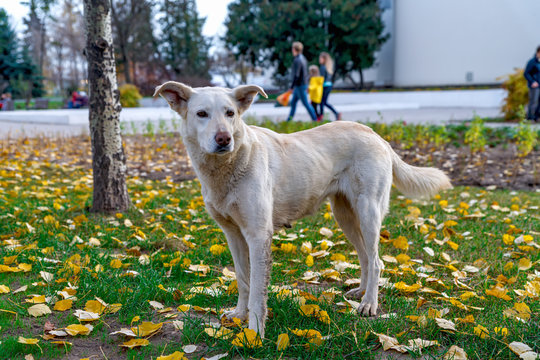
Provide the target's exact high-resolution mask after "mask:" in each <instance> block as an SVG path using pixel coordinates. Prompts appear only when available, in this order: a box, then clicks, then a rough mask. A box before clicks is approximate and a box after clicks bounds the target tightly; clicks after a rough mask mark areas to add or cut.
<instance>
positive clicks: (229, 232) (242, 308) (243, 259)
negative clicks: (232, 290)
mask: <svg viewBox="0 0 540 360" xmlns="http://www.w3.org/2000/svg"><path fill="white" fill-rule="evenodd" d="M220 226H221V229H222V230H223V232H224V233H225V236H226V237H227V243H228V245H229V249H230V250H231V255H232V258H233V261H234V271H235V272H236V281H237V284H238V303H237V305H236V308H235V309H234V310H232V311H229V312H226V313H225V316H226V317H227V318H228V319H232V318H238V319H241V320H246V319H247V317H248V301H249V249H248V245H247V243H246V240H245V239H244V236H243V235H242V232H241V231H240V229H239V228H238V227H237V226H236V225H234V224H232V223H229V222H224V223H220Z"/></svg>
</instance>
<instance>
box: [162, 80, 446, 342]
mask: <svg viewBox="0 0 540 360" xmlns="http://www.w3.org/2000/svg"><path fill="white" fill-rule="evenodd" d="M257 93H260V94H261V95H263V96H265V97H266V94H265V92H264V91H263V89H261V88H260V87H258V86H253V85H246V86H239V87H237V88H235V89H232V90H230V89H224V88H216V87H206V88H195V89H194V88H191V87H189V86H186V85H184V84H181V83H177V82H173V81H169V82H166V83H164V84H163V85H161V86H159V87H158V88H156V92H155V94H154V96H157V95H161V96H163V97H164V98H165V99H166V100H167V102H168V103H169V105H170V106H171V108H172V109H173V110H175V111H176V112H178V113H179V114H180V115H181V116H182V122H181V126H180V133H181V135H182V138H183V141H184V144H185V146H186V149H187V152H188V154H189V156H190V157H191V160H192V163H193V166H194V168H195V172H196V173H197V176H198V177H199V180H200V182H201V187H202V195H203V198H204V202H205V204H206V208H207V210H208V212H209V213H210V215H211V216H212V217H213V218H214V219H215V220H216V221H217V223H218V224H219V226H220V227H221V228H222V229H223V232H224V233H225V236H226V237H227V242H228V244H229V248H230V250H231V254H232V257H233V260H234V267H235V270H236V276H237V281H238V293H239V296H238V304H237V306H236V309H235V310H234V311H232V312H230V313H228V314H227V316H228V317H229V318H232V317H237V318H241V319H246V318H247V317H248V315H249V328H250V329H253V330H256V331H258V332H259V334H260V335H261V336H264V326H265V320H266V313H267V308H266V301H267V292H268V284H269V280H270V268H271V264H272V261H271V250H270V246H271V242H272V234H273V233H274V231H275V230H276V229H279V228H281V227H283V226H289V224H290V223H291V222H292V221H294V220H297V219H299V218H301V217H304V216H306V215H309V214H311V213H313V212H315V211H317V210H318V209H319V208H320V206H321V203H322V202H323V201H324V200H325V199H326V198H329V199H330V202H331V205H332V209H333V213H334V216H335V218H336V220H337V221H338V223H339V225H340V226H341V229H342V230H343V232H344V233H345V235H346V236H347V238H348V239H349V240H350V241H351V243H352V244H353V245H354V247H355V249H356V251H357V252H358V258H359V260H360V265H361V274H362V275H361V283H360V287H359V288H357V289H353V290H351V291H349V292H348V293H347V295H348V296H354V297H357V298H359V297H361V296H362V295H363V298H362V301H361V303H360V308H359V309H358V310H359V312H360V313H362V314H364V315H366V316H370V315H375V314H376V312H377V307H378V300H377V294H378V282H379V273H380V270H381V262H380V259H379V253H378V243H379V232H380V229H381V222H382V220H383V217H384V215H385V214H386V212H387V210H388V202H389V196H390V188H391V186H392V183H394V184H395V186H396V187H397V188H398V190H400V191H401V192H402V193H403V194H405V195H407V196H411V197H418V196H429V195H433V194H435V193H436V192H438V191H439V190H442V189H448V188H451V187H452V185H451V184H450V181H449V179H448V177H447V176H446V175H445V174H444V173H443V172H442V171H440V170H438V169H435V168H420V167H414V166H410V165H408V164H406V163H405V162H403V161H402V160H401V159H400V158H399V156H398V155H397V154H396V153H395V152H394V151H393V150H392V148H391V147H390V145H389V144H388V143H387V142H386V141H385V140H383V139H382V138H381V137H380V136H379V135H377V134H376V133H375V132H373V131H372V130H371V129H370V128H369V127H367V126H364V125H360V124H358V123H354V122H335V123H331V124H327V125H323V126H319V127H316V128H314V129H311V130H306V131H301V132H297V133H293V134H277V133H275V132H273V131H271V130H268V129H265V128H260V127H257V126H248V125H246V124H245V123H244V122H243V121H242V118H241V115H242V113H244V112H245V111H246V110H247V109H248V107H249V106H250V105H251V103H252V101H253V98H254V96H255V95H256V94H257Z"/></svg>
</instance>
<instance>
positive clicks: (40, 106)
mask: <svg viewBox="0 0 540 360" xmlns="http://www.w3.org/2000/svg"><path fill="white" fill-rule="evenodd" d="M35 108H36V110H44V109H48V108H49V99H41V98H40V99H36V104H35Z"/></svg>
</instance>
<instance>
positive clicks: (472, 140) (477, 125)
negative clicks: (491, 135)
mask: <svg viewBox="0 0 540 360" xmlns="http://www.w3.org/2000/svg"><path fill="white" fill-rule="evenodd" d="M484 132H485V127H484V120H482V118H481V117H480V116H478V115H476V116H475V117H474V120H473V121H472V123H471V127H470V128H469V130H467V131H466V132H465V144H467V145H469V148H470V149H471V153H475V152H477V151H484V146H486V137H485V135H484Z"/></svg>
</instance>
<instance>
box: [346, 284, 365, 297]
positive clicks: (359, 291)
mask: <svg viewBox="0 0 540 360" xmlns="http://www.w3.org/2000/svg"><path fill="white" fill-rule="evenodd" d="M365 293H366V289H364V288H362V287H358V288H355V289H352V290H349V291H347V292H346V293H345V297H347V298H352V299H361V298H362V296H364V294H365Z"/></svg>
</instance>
